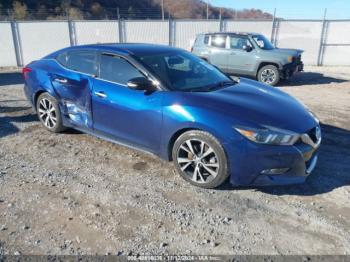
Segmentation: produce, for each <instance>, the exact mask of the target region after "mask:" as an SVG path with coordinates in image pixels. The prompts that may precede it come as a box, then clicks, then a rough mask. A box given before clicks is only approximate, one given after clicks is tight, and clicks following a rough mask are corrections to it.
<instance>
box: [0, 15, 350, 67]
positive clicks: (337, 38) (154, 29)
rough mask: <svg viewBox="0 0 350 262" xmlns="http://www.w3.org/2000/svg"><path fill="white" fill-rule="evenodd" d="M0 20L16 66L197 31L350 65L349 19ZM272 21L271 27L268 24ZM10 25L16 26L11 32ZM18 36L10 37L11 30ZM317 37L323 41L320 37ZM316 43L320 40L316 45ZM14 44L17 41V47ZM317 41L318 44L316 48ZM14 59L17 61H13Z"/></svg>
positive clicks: (8, 62)
mask: <svg viewBox="0 0 350 262" xmlns="http://www.w3.org/2000/svg"><path fill="white" fill-rule="evenodd" d="M13 25H15V26H11V23H10V22H0V66H2V67H4V66H17V65H19V66H21V65H25V64H27V63H29V62H30V61H32V60H36V59H40V58H41V57H43V56H45V55H47V54H49V53H51V52H53V51H55V50H58V49H60V48H63V47H67V46H70V45H71V44H91V43H106V42H108V43H118V42H135V43H140V42H143V43H156V44H164V45H168V44H172V45H174V46H176V47H179V48H183V49H186V50H189V49H190V48H191V46H192V44H193V42H194V40H195V38H196V35H197V34H199V33H206V32H218V31H220V30H222V31H227V32H230V31H235V32H237V31H238V32H246V31H248V32H256V33H262V34H264V35H265V36H266V37H267V38H269V39H270V38H271V37H272V34H274V35H273V36H274V37H273V38H274V39H275V40H276V45H277V47H280V48H297V49H302V50H304V51H305V52H304V54H303V61H304V63H305V64H306V65H316V64H317V63H318V62H319V61H321V64H323V65H350V59H349V57H350V20H346V21H344V20H342V21H334V20H330V21H327V20H326V21H320V20H279V21H277V22H276V23H273V21H231V20H223V21H219V20H209V21H208V20H173V21H171V22H169V21H162V20H123V21H113V20H110V21H109V20H108V21H85V20H84V21H71V22H70V23H69V22H68V21H28V22H14V23H13ZM273 25H275V26H274V30H273ZM13 31H15V32H13ZM14 35H15V36H16V35H17V36H18V41H17V42H16V43H17V44H16V43H14V39H16V38H14V37H13V36H14ZM321 38H322V41H321ZM321 43H323V44H322V45H321ZM15 45H16V46H18V47H19V48H18V50H17V51H18V52H16V49H15ZM321 46H322V47H323V48H321ZM17 61H19V63H17Z"/></svg>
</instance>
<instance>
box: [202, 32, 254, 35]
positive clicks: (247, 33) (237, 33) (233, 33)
mask: <svg viewBox="0 0 350 262" xmlns="http://www.w3.org/2000/svg"><path fill="white" fill-rule="evenodd" d="M204 35H259V33H252V32H212V33H205V34H204Z"/></svg>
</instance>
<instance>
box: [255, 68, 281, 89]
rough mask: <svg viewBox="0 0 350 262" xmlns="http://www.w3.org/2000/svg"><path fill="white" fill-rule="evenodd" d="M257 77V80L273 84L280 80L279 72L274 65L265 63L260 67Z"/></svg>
mask: <svg viewBox="0 0 350 262" xmlns="http://www.w3.org/2000/svg"><path fill="white" fill-rule="evenodd" d="M257 78H258V81H259V82H262V83H265V84H267V85H271V86H275V85H277V84H278V82H279V81H280V73H279V71H278V68H277V67H276V66H274V65H266V66H263V67H262V68H260V70H259V72H258V76H257Z"/></svg>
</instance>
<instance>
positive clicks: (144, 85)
mask: <svg viewBox="0 0 350 262" xmlns="http://www.w3.org/2000/svg"><path fill="white" fill-rule="evenodd" d="M127 86H128V87H129V88H131V89H134V90H140V91H146V92H148V93H149V92H153V91H155V90H156V87H155V86H154V84H153V82H152V81H151V80H149V79H147V78H145V77H135V78H132V79H130V80H129V81H128V83H127Z"/></svg>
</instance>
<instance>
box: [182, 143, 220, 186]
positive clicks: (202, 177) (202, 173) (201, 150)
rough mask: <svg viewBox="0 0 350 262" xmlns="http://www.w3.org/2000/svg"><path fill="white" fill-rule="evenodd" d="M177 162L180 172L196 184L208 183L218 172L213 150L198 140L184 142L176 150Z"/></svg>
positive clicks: (217, 163) (215, 155) (217, 162)
mask: <svg viewBox="0 0 350 262" xmlns="http://www.w3.org/2000/svg"><path fill="white" fill-rule="evenodd" d="M177 162H178V164H179V165H180V168H181V171H182V172H183V173H184V174H185V175H186V176H188V177H189V178H190V179H191V180H192V181H193V182H196V183H209V182H211V181H212V180H213V179H214V178H215V177H216V176H217V175H218V172H219V167H220V165H219V161H218V157H217V154H216V152H215V151H214V149H213V148H212V147H211V146H209V145H208V144H207V143H205V142H204V141H202V140H199V139H189V140H186V141H185V142H184V143H182V144H181V146H180V147H179V149H178V152H177Z"/></svg>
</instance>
